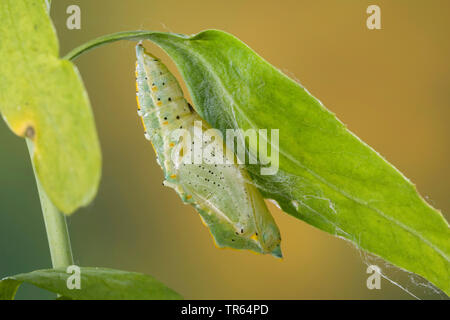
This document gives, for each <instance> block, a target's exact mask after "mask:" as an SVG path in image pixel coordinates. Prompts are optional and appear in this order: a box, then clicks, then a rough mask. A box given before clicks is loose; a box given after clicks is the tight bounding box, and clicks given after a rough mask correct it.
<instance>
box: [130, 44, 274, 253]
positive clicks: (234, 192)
mask: <svg viewBox="0 0 450 320" xmlns="http://www.w3.org/2000/svg"><path fill="white" fill-rule="evenodd" d="M136 54H137V63H136V79H137V80H136V81H137V82H136V86H137V93H136V95H137V101H138V114H139V116H141V117H142V122H143V124H144V129H145V137H146V138H147V139H148V140H150V141H151V142H152V144H153V147H154V149H155V152H156V155H157V161H158V163H159V165H160V166H161V167H162V169H163V171H164V176H165V181H164V185H165V186H168V187H171V188H173V189H174V190H175V191H176V192H177V193H178V194H179V195H180V197H181V198H182V200H183V201H184V202H185V203H189V204H191V205H193V206H194V207H195V209H197V211H198V212H199V213H200V216H201V218H202V220H203V222H204V224H205V225H206V226H207V227H208V228H209V230H210V232H211V234H212V236H213V238H214V240H215V243H216V245H217V246H218V247H231V248H235V249H247V250H252V251H255V252H259V253H270V254H272V255H274V256H277V257H281V249H280V232H279V230H278V227H277V225H276V224H275V221H274V219H273V217H272V215H271V214H270V212H269V210H268V209H267V207H266V204H265V203H264V200H263V198H262V196H261V194H260V193H259V191H258V190H257V189H256V187H255V186H254V185H253V184H252V183H251V180H250V178H249V176H248V173H247V172H246V170H245V169H244V168H242V167H240V166H239V165H237V164H236V163H235V161H234V154H233V153H232V152H231V151H230V150H227V148H226V146H225V145H224V143H223V140H222V139H221V137H218V136H216V135H213V134H209V131H207V129H210V126H209V125H208V124H207V123H206V122H205V121H204V120H202V119H201V118H200V116H199V115H198V114H197V113H196V112H195V111H194V109H193V108H192V107H191V106H190V105H189V104H188V102H187V101H186V100H185V99H184V97H183V92H182V90H181V88H180V86H179V84H178V82H177V80H176V78H175V77H174V76H173V75H172V74H171V73H170V72H169V70H168V69H167V67H166V66H165V65H164V64H163V63H162V62H161V61H160V60H159V59H157V58H156V57H154V56H153V55H151V54H149V53H147V52H146V51H145V49H144V48H143V47H142V46H141V45H140V44H139V45H138V46H137V47H136ZM177 129H180V130H178V132H179V133H180V132H181V134H178V135H174V132H176V130H177ZM181 129H182V130H181ZM198 129H201V132H202V133H201V134H202V140H201V141H204V144H205V145H204V146H206V144H207V148H205V149H204V153H205V152H206V157H205V156H203V159H200V160H201V161H198V160H199V159H192V158H195V152H194V151H195V150H196V148H199V147H202V146H198V145H195V141H196V139H195V138H196V135H198V134H199V133H198V132H199V131H198ZM210 131H211V130H210ZM183 132H184V133H183ZM204 146H203V147H204ZM193 154H194V156H193ZM187 157H190V159H188V160H189V161H186V160H187ZM214 157H223V158H224V159H226V161H224V163H222V164H218V163H217V162H214V161H208V160H212V159H213V158H214Z"/></svg>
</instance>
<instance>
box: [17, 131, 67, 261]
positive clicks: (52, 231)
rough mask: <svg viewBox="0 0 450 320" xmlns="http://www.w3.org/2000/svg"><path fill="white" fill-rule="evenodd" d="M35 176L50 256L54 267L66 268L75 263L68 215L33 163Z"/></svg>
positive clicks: (31, 152) (29, 147) (31, 148)
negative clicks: (51, 198) (57, 205)
mask: <svg viewBox="0 0 450 320" xmlns="http://www.w3.org/2000/svg"><path fill="white" fill-rule="evenodd" d="M25 140H26V141H27V146H28V151H29V152H30V157H31V158H33V149H34V146H33V142H32V141H31V140H29V139H25ZM33 171H34V176H35V178H36V185H37V188H38V192H39V199H40V201H41V207H42V213H43V216H44V222H45V229H46V231H47V238H48V245H49V247H50V256H51V258H52V265H53V268H54V269H57V268H66V267H67V266H70V265H73V257H72V248H71V246H70V238H69V232H68V229H67V224H66V217H65V216H64V215H63V214H62V213H61V212H60V211H59V210H58V209H57V208H56V207H55V206H54V204H53V203H52V202H51V200H50V199H49V198H48V196H47V194H46V193H45V190H44V188H43V187H42V185H41V183H40V181H39V178H38V176H37V174H36V170H35V168H34V164H33Z"/></svg>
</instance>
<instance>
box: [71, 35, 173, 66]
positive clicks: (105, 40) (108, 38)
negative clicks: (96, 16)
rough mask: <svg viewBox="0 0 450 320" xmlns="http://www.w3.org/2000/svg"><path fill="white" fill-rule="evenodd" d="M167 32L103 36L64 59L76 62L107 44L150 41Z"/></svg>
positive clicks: (76, 49)
mask: <svg viewBox="0 0 450 320" xmlns="http://www.w3.org/2000/svg"><path fill="white" fill-rule="evenodd" d="M164 33H165V32H157V31H124V32H117V33H113V34H108V35H106V36H101V37H98V38H95V39H93V40H91V41H88V42H86V43H84V44H82V45H81V46H79V47H77V48H75V49H73V50H72V51H70V52H69V53H67V54H66V55H65V56H64V57H63V59H66V60H75V58H77V57H78V56H79V55H81V54H82V53H84V52H86V51H89V50H91V49H94V48H96V47H99V46H102V45H104V44H107V43H111V42H115V41H120V40H131V41H140V40H144V39H150V38H151V37H152V36H154V35H158V34H164Z"/></svg>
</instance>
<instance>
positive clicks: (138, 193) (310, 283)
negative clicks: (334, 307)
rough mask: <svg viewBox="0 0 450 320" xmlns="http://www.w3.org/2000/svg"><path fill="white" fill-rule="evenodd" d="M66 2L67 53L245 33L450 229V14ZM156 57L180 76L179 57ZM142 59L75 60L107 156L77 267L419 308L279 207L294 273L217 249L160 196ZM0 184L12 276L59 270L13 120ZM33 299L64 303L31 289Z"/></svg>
mask: <svg viewBox="0 0 450 320" xmlns="http://www.w3.org/2000/svg"><path fill="white" fill-rule="evenodd" d="M53 2H54V4H53V7H52V11H51V15H52V18H53V19H54V22H55V26H56V29H57V31H58V36H59V38H60V42H61V54H65V53H66V52H68V51H69V50H70V49H71V48H73V47H75V46H77V45H80V44H81V43H83V42H85V41H87V40H90V39H92V38H94V37H96V36H100V35H103V34H106V33H112V32H116V31H124V30H136V29H146V30H160V31H173V32H178V33H185V34H192V33H197V32H199V31H202V30H205V29H210V28H214V29H222V30H225V31H227V32H230V33H232V34H234V35H236V36H237V37H238V38H240V39H241V40H243V41H244V42H245V43H247V44H248V45H249V46H250V47H251V48H253V49H254V50H255V51H256V52H257V53H258V54H260V55H261V56H263V57H264V58H265V59H266V60H268V61H269V62H270V63H272V64H273V65H275V66H277V67H278V68H280V69H281V70H282V71H284V72H285V73H286V74H288V75H289V76H291V77H295V78H297V79H299V80H300V82H301V83H302V84H303V85H304V86H305V87H306V88H307V89H308V90H309V91H310V92H311V93H312V94H313V95H315V96H316V97H318V98H319V99H320V100H321V101H322V102H323V103H324V104H325V105H326V106H327V107H328V108H329V109H330V110H331V111H333V112H334V113H335V114H336V115H337V116H338V117H339V119H341V120H342V121H343V122H344V123H346V124H347V125H348V127H349V129H350V130H351V131H353V132H354V133H356V134H357V135H358V136H359V137H360V138H361V139H363V140H364V141H365V142H367V143H368V144H369V145H371V146H372V147H374V148H375V149H376V150H377V151H379V152H380V153H381V154H382V155H383V156H385V157H386V158H387V159H388V160H389V161H390V162H391V163H393V164H394V165H395V166H396V167H397V168H399V169H400V170H401V171H402V172H403V173H404V174H405V175H406V176H407V177H409V178H410V179H411V180H412V181H413V182H415V183H416V184H417V187H418V190H419V191H420V192H421V194H422V195H423V196H424V197H426V198H427V199H428V201H429V202H430V203H431V204H432V205H434V206H435V207H437V208H439V209H441V210H442V211H443V212H444V213H445V216H446V217H447V219H448V218H449V217H450V216H449V215H448V213H449V212H450V210H449V209H450V199H449V197H448V190H449V187H450V168H449V166H448V164H449V162H450V161H449V160H450V148H449V143H448V138H449V134H450V128H449V126H448V120H449V113H450V109H449V102H450V93H449V92H450V91H449V83H450V62H449V56H450V55H449V54H450V43H449V41H448V34H449V31H450V20H449V19H448V12H449V10H450V2H449V1H411V0H409V1H407V0H397V1H365V0H359V1H356V0H354V1H350V0H342V1H336V0H333V1H332V0H314V1H312V0H310V1H298V0H297V1H262V0H259V1H244V0H240V1H238V0H230V1H212V0H205V1H196V0H194V1H173V0H165V1H144V0H128V1H107V0H96V1H87V0H84V1H66V0H59V1H53ZM70 4H78V5H79V6H80V8H81V14H82V17H81V18H82V26H81V27H82V28H81V30H67V28H66V18H67V16H68V15H67V14H66V8H67V6H68V5H70ZM369 4H378V5H379V6H380V7H381V19H382V30H374V31H371V30H368V29H367V28H366V25H365V23H366V18H367V14H366V8H367V6H368V5H369ZM147 47H148V48H149V49H150V50H151V51H153V52H154V53H155V54H156V55H157V56H160V57H161V58H162V59H163V61H165V62H166V63H167V65H168V66H169V68H171V70H172V71H173V72H174V73H175V74H177V75H179V73H178V72H176V69H175V68H174V65H173V64H172V63H171V62H170V60H169V58H168V57H167V56H166V55H164V54H163V53H162V52H161V51H160V50H159V49H157V48H155V47H154V46H153V45H151V44H148V45H147ZM134 60H135V56H134V43H132V42H119V43H115V44H112V45H108V46H105V47H102V48H100V49H97V50H95V51H92V52H90V53H88V54H86V55H84V56H82V57H80V58H79V59H78V60H77V61H76V64H77V66H78V67H79V69H80V73H81V75H82V77H83V80H84V83H85V85H86V88H87V91H88V93H89V96H90V99H91V103H92V108H93V110H94V113H95V119H96V123H97V129H98V132H99V136H100V141H101V145H102V152H103V158H104V160H103V161H104V166H103V178H102V182H101V186H100V189H99V193H98V196H97V198H96V199H95V200H94V202H93V203H92V204H91V205H90V206H88V207H87V208H83V209H81V210H79V211H78V212H77V213H76V214H75V215H74V216H72V217H71V218H69V228H70V232H71V238H72V245H73V250H74V256H75V260H76V263H77V264H79V265H82V266H105V267H112V268H117V269H124V270H130V271H138V272H143V273H147V274H151V275H153V276H155V277H156V278H158V279H159V280H161V281H163V282H164V283H166V284H167V285H168V286H170V287H171V288H173V289H175V290H177V291H178V292H180V293H181V294H182V295H184V296H185V297H186V298H192V299H203V298H208V299H252V298H255V299H354V298H356V299H366V298H368V299H382V298H386V299H392V298H402V299H403V298H405V299H406V298H411V296H409V295H408V294H407V293H405V292H404V291H402V290H401V289H400V288H398V287H396V286H394V285H392V284H391V283H389V282H388V281H386V280H382V283H381V290H368V289H367V287H366V279H367V276H368V275H367V274H366V266H365V264H364V263H363V259H362V258H361V256H360V252H359V251H358V250H356V249H355V248H354V247H353V246H352V245H351V244H349V243H347V242H345V241H342V240H339V239H337V238H334V237H332V236H331V235H328V234H326V233H324V232H321V231H319V230H317V229H315V228H313V227H311V226H309V225H307V224H305V223H304V222H302V221H300V220H296V219H295V218H293V217H291V216H288V215H287V214H284V213H282V212H280V211H279V210H278V209H276V208H275V207H274V206H273V205H270V208H271V211H272V212H273V214H274V216H275V219H276V220H277V223H278V225H279V227H280V229H281V232H282V237H283V243H282V249H283V252H284V256H285V258H284V259H283V260H277V259H275V258H273V257H271V256H261V255H254V254H251V253H249V252H241V251H234V250H219V249H216V248H215V247H214V245H213V242H212V239H211V238H210V235H209V232H208V231H207V229H206V228H205V227H203V225H202V224H201V222H200V219H199V217H198V215H197V213H196V212H195V210H194V209H193V208H191V207H189V206H185V205H183V204H182V203H181V201H180V200H179V198H178V196H177V195H176V194H175V192H173V191H172V190H170V189H168V188H164V187H163V186H162V185H161V182H162V179H163V175H162V171H161V169H160V168H159V167H158V165H157V164H156V161H155V155H154V152H153V150H152V148H151V146H150V144H149V143H147V141H146V140H145V139H144V135H143V130H142V125H141V123H140V120H139V118H138V117H137V114H136V102H135V84H134V81H135V80H134ZM24 76H26V75H24ZM180 80H181V78H180ZM185 92H186V90H185ZM186 93H187V92H186ZM0 181H1V183H0V277H3V276H6V275H10V274H15V273H19V272H27V271H31V270H33V269H39V268H48V267H50V266H51V264H50V257H49V253H48V248H47V240H46V235H45V230H44V225H43V221H42V217H41V212H40V205H39V199H38V195H37V191H36V188H35V184H34V178H33V174H32V170H31V166H30V163H29V159H28V154H27V150H26V147H25V143H24V142H23V141H21V140H20V139H19V138H17V137H16V136H14V135H13V134H12V133H11V132H9V131H8V129H7V128H6V125H5V124H4V123H3V122H0ZM380 266H381V265H380ZM400 278H404V276H403V277H402V276H400ZM18 297H19V298H35V297H39V298H51V297H52V296H51V295H49V294H47V293H45V292H43V291H41V290H38V289H34V288H31V287H29V286H24V288H23V289H21V290H20V291H19V295H18ZM424 297H435V296H433V295H428V296H426V295H425V296H424Z"/></svg>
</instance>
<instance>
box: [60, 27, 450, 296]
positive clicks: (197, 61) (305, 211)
mask: <svg viewBox="0 0 450 320" xmlns="http://www.w3.org/2000/svg"><path fill="white" fill-rule="evenodd" d="M121 39H128V40H138V39H149V40H151V41H153V42H154V43H156V44H158V45H159V46H160V47H161V48H162V49H163V50H165V51H166V52H167V54H168V55H169V56H170V57H171V58H172V59H173V60H174V61H175V63H176V65H177V67H178V68H179V70H180V71H181V74H182V76H183V78H184V80H185V82H186V84H187V87H188V89H189V92H190V94H191V96H192V98H193V102H194V107H195V109H196V110H197V111H198V112H199V113H200V114H201V116H202V117H203V118H204V119H205V120H207V121H208V122H209V123H210V124H211V125H212V126H213V127H215V128H218V129H220V130H222V131H225V130H226V129H228V128H232V129H238V128H241V129H244V130H247V129H269V130H270V129H279V130H280V131H279V137H280V141H279V154H280V160H279V170H278V173H277V174H276V175H272V176H261V175H259V170H258V168H253V167H249V170H250V171H251V172H252V173H253V174H252V176H253V178H254V180H255V183H256V184H257V185H258V186H259V187H260V190H261V191H262V193H263V195H264V196H265V197H266V198H270V199H274V200H276V201H277V202H278V204H279V205H280V206H281V208H282V209H283V210H284V211H285V212H288V213H289V214H291V215H293V216H294V217H297V218H299V219H301V220H304V221H306V222H307V223H309V224H311V225H313V226H315V227H317V228H320V229H322V230H324V231H327V232H329V233H331V234H333V235H336V236H338V237H341V238H345V239H347V240H350V241H351V242H353V243H354V244H355V245H356V246H358V247H359V248H361V249H364V250H366V251H368V252H371V253H374V254H376V255H378V256H380V257H382V258H384V259H386V260H387V261H390V262H391V263H393V264H394V265H396V266H398V267H401V268H403V269H406V270H409V271H412V272H415V273H417V274H419V275H421V276H423V277H425V278H426V279H428V280H429V281H431V282H432V283H434V284H435V285H436V286H438V287H439V288H441V289H442V290H443V291H444V292H445V293H447V295H448V294H450V281H449V279H450V263H449V255H450V229H449V225H448V223H447V221H446V220H445V219H444V218H443V216H442V214H441V213H440V212H439V211H438V210H436V209H434V208H432V207H431V206H430V205H429V204H428V203H426V202H425V201H424V200H423V198H422V197H421V196H420V195H419V194H418V193H417V190H416V188H415V186H414V185H413V184H412V183H411V182H410V181H409V180H408V179H407V178H405V177H404V176H403V175H402V174H401V173H400V172H399V171H398V170H397V169H396V168H394V167H393V166H392V165H391V164H389V163H388V162H387V161H386V160H385V159H384V158H382V157H381V156H380V155H379V154H378V153H377V152H375V151H374V150H373V149H372V148H370V147H369V146H368V145H366V144H365V143H364V142H362V141H361V140H360V139H358V137H356V136H355V135H354V134H353V133H351V132H350V131H348V130H347V128H346V127H345V126H344V125H343V124H342V123H341V122H340V121H339V120H338V119H337V118H336V117H335V115H334V114H332V113H331V112H330V111H328V110H327V109H326V108H325V107H324V106H323V105H322V104H321V103H320V102H319V101H318V100H317V99H316V98H314V97H313V96H312V95H311V94H309V93H308V91H306V90H305V89H304V88H303V87H302V86H301V85H299V84H298V83H297V82H295V81H293V80H292V79H290V78H289V77H287V76H286V75H284V74H283V73H282V72H280V71H279V70H277V69H276V68H274V67H273V66H272V65H270V64H269V63H268V62H267V61H265V60H264V59H262V58H261V57H260V56H258V55H257V54H256V53H255V52H253V51H252V50H251V49H250V48H249V47H248V46H247V45H245V44H244V43H242V42H241V41H240V40H239V39H237V38H235V37H233V36H232V35H230V34H227V33H225V32H221V31H217V30H208V31H204V32H201V33H199V34H197V35H194V36H190V37H189V36H184V35H178V34H171V33H162V32H152V31H136V32H122V33H118V34H113V35H107V36H104V37H101V38H98V39H95V40H93V41H90V42H88V43H86V44H85V45H83V46H81V47H80V48H77V49H75V50H73V51H72V52H70V53H69V54H68V55H67V57H68V58H74V57H76V56H78V55H79V54H81V53H82V52H85V51H87V50H90V49H92V48H94V47H96V46H99V45H101V44H104V43H108V42H112V41H116V40H121ZM268 40H270V39H268ZM255 151H256V150H250V152H252V153H253V154H256V152H255Z"/></svg>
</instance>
